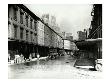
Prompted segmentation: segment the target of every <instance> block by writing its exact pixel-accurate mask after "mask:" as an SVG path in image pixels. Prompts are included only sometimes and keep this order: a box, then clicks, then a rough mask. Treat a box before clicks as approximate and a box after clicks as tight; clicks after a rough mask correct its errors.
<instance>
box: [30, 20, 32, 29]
mask: <svg viewBox="0 0 110 82" xmlns="http://www.w3.org/2000/svg"><path fill="white" fill-rule="evenodd" d="M30 28H31V29H32V19H30Z"/></svg>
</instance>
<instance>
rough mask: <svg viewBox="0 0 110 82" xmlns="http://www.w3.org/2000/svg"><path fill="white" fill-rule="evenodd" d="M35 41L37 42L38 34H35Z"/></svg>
mask: <svg viewBox="0 0 110 82" xmlns="http://www.w3.org/2000/svg"><path fill="white" fill-rule="evenodd" d="M34 39H35V43H37V34H36V33H35V34H34Z"/></svg>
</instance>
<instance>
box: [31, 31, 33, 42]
mask: <svg viewBox="0 0 110 82" xmlns="http://www.w3.org/2000/svg"><path fill="white" fill-rule="evenodd" d="M32 34H33V33H32V32H31V41H32V40H33V37H32Z"/></svg>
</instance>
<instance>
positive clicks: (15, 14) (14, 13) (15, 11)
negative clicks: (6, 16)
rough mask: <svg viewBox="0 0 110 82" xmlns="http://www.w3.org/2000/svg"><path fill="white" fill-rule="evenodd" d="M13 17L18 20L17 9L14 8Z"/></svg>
mask: <svg viewBox="0 0 110 82" xmlns="http://www.w3.org/2000/svg"><path fill="white" fill-rule="evenodd" d="M13 16H14V17H13V19H14V20H15V21H17V10H16V9H15V8H14V11H13Z"/></svg>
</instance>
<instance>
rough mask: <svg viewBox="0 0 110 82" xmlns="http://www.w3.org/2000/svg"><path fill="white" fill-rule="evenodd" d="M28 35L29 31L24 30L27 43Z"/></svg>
mask: <svg viewBox="0 0 110 82" xmlns="http://www.w3.org/2000/svg"><path fill="white" fill-rule="evenodd" d="M28 33H29V31H28V30H26V40H27V41H28V35H29V34H28Z"/></svg>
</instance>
